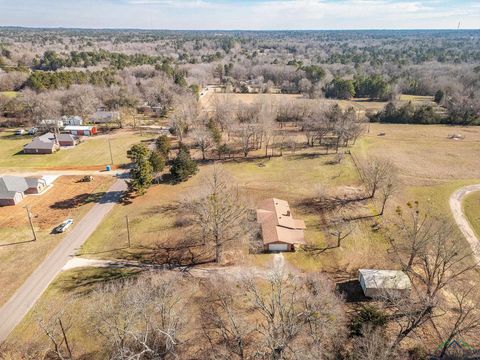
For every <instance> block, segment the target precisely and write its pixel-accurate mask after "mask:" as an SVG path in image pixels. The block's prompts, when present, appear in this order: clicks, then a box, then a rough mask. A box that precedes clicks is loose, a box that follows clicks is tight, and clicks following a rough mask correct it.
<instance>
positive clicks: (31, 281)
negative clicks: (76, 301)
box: [0, 179, 127, 343]
mask: <svg viewBox="0 0 480 360" xmlns="http://www.w3.org/2000/svg"><path fill="white" fill-rule="evenodd" d="M126 188H127V186H126V183H125V181H124V180H121V179H119V180H117V181H116V182H115V183H114V184H113V185H112V186H111V187H110V189H109V190H108V192H107V193H106V194H105V195H104V197H103V198H102V199H100V202H99V203H98V204H96V205H95V206H94V207H93V208H92V209H91V210H90V211H89V212H88V213H87V214H86V215H85V216H84V217H83V219H82V220H80V221H79V222H78V223H77V224H76V225H75V226H74V227H73V228H72V229H71V231H70V232H69V233H68V234H67V235H66V236H65V238H64V239H63V240H62V242H61V243H60V244H59V245H58V246H57V247H56V248H55V249H54V250H53V252H52V253H50V254H49V255H48V257H47V258H46V259H45V260H44V261H43V263H42V264H40V266H39V267H38V268H37V269H36V270H35V272H34V273H33V274H32V275H30V277H29V278H28V279H27V280H26V281H25V282H24V283H23V285H22V286H21V287H20V288H19V289H18V290H17V291H16V292H15V294H13V296H12V297H11V298H10V299H9V300H8V302H7V303H6V304H5V305H4V306H3V307H2V308H0V343H1V342H2V341H3V340H5V339H6V338H7V336H8V335H9V334H10V332H11V331H12V330H13V329H14V328H15V326H16V325H17V324H18V323H19V322H20V321H21V320H22V318H23V317H24V316H25V315H26V314H27V312H28V311H29V310H30V308H31V307H32V306H33V305H34V304H35V302H36V301H37V300H38V298H39V297H40V296H41V295H42V293H43V292H44V291H45V289H46V288H47V287H48V285H49V284H50V283H51V282H52V280H53V279H55V277H56V276H57V274H58V273H59V272H60V270H61V269H62V268H63V267H64V266H65V264H66V263H67V262H68V261H69V260H70V258H71V257H72V256H74V255H75V251H76V250H77V249H78V248H79V247H80V246H81V245H82V244H83V243H84V242H85V241H86V240H87V239H88V237H89V236H90V235H91V234H92V233H93V231H94V230H95V228H96V227H97V226H98V225H99V224H100V223H101V222H102V220H103V218H104V217H105V215H107V214H108V212H109V211H110V210H111V209H112V208H113V206H114V205H115V203H117V202H118V201H119V200H120V198H121V196H122V193H123V192H124V191H125V190H126Z"/></svg>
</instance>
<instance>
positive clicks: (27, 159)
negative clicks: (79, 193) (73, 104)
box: [0, 130, 151, 170]
mask: <svg viewBox="0 0 480 360" xmlns="http://www.w3.org/2000/svg"><path fill="white" fill-rule="evenodd" d="M150 138H151V136H147V135H145V136H142V135H141V134H137V133H136V132H132V131H127V130H119V131H116V132H113V133H112V134H111V135H98V136H94V137H91V138H88V137H85V138H84V140H85V141H84V142H82V143H81V144H79V145H77V146H75V147H74V148H72V149H66V148H63V149H61V150H60V151H58V152H56V153H54V154H43V155H36V154H35V155H27V154H23V153H22V150H23V146H24V145H25V144H27V143H29V142H30V141H31V137H30V136H25V135H22V136H16V135H15V134H14V131H13V130H7V131H3V132H0V169H1V168H4V169H17V170H18V169H82V168H84V169H88V168H89V167H90V168H91V167H98V168H100V167H102V168H103V166H105V165H108V164H111V163H112V162H111V159H110V150H109V139H110V146H111V149H112V158H113V164H114V165H122V164H125V163H127V162H128V159H127V150H128V149H129V148H130V147H131V146H132V145H133V144H136V143H139V142H141V141H148V140H149V139H150Z"/></svg>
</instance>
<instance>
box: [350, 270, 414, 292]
mask: <svg viewBox="0 0 480 360" xmlns="http://www.w3.org/2000/svg"><path fill="white" fill-rule="evenodd" d="M358 280H359V281H360V285H361V286H362V289H363V293H364V294H365V296H368V297H375V296H381V295H382V294H386V293H388V294H393V295H396V296H408V295H409V294H410V289H411V287H412V284H411V282H410V279H409V278H408V276H407V275H406V274H405V273H404V272H403V271H399V270H377V269H360V270H358Z"/></svg>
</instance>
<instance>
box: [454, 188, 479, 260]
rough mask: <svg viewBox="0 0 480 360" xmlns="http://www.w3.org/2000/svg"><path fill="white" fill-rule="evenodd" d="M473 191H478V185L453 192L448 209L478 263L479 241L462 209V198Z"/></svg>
mask: <svg viewBox="0 0 480 360" xmlns="http://www.w3.org/2000/svg"><path fill="white" fill-rule="evenodd" d="M474 191H480V184H477V185H469V186H465V187H463V188H461V189H459V190H457V191H455V192H454V193H453V194H452V195H451V196H450V209H451V210H452V214H453V217H454V218H455V221H456V223H457V225H458V227H459V228H460V231H461V232H462V233H463V235H464V236H465V238H466V239H467V241H468V243H469V244H470V247H471V248H472V251H473V254H474V255H475V258H476V260H477V262H479V263H480V239H478V237H477V235H475V231H473V229H472V227H471V225H470V223H469V222H468V220H467V218H466V217H465V214H464V213H463V209H462V200H463V198H464V197H465V196H466V195H468V194H470V193H472V192H474Z"/></svg>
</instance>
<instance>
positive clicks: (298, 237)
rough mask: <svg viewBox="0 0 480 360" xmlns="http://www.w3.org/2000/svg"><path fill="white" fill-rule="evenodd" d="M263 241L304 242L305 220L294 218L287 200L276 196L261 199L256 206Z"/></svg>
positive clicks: (268, 242)
mask: <svg viewBox="0 0 480 360" xmlns="http://www.w3.org/2000/svg"><path fill="white" fill-rule="evenodd" d="M257 221H258V222H259V223H260V224H261V225H262V236H263V243H264V244H265V245H268V244H271V243H278V242H280V243H287V244H304V243H305V238H304V231H303V230H304V229H305V222H304V221H303V220H299V219H294V218H293V216H292V211H291V210H290V206H289V205H288V202H286V201H285V200H280V199H276V198H271V199H266V200H264V201H262V202H261V203H260V204H259V206H258V208H257Z"/></svg>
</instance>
